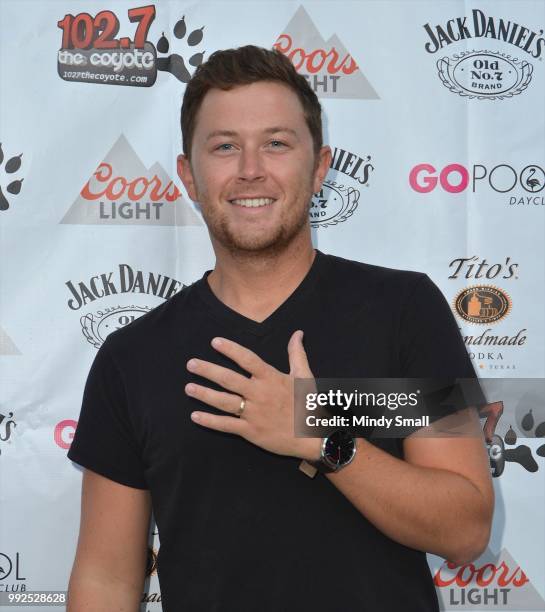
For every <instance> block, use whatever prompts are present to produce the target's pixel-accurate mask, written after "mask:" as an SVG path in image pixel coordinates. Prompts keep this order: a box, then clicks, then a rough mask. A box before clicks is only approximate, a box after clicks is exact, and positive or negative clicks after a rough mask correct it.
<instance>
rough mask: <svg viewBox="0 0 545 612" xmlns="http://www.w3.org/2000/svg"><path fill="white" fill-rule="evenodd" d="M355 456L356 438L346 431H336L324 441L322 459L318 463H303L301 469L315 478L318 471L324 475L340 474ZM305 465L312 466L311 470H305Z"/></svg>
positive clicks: (321, 451)
mask: <svg viewBox="0 0 545 612" xmlns="http://www.w3.org/2000/svg"><path fill="white" fill-rule="evenodd" d="M355 454H356V438H355V437H354V436H353V435H352V434H351V433H350V432H349V431H348V430H346V429H336V430H335V431H333V432H332V433H330V434H329V435H328V436H326V437H325V438H323V439H322V445H321V450H320V458H319V459H318V460H317V461H303V462H302V464H301V465H300V466H299V467H300V469H301V471H303V472H304V473H305V474H307V476H310V477H311V478H313V477H314V476H315V474H316V471H318V472H321V473H322V474H328V473H330V472H338V471H339V470H341V469H342V468H343V467H345V466H347V465H348V464H349V463H350V462H351V461H352V459H354V455H355ZM304 463H306V464H307V465H308V466H309V467H310V466H311V469H310V470H309V469H308V468H307V469H304V468H305V467H306V466H303V464H304ZM309 472H311V473H309Z"/></svg>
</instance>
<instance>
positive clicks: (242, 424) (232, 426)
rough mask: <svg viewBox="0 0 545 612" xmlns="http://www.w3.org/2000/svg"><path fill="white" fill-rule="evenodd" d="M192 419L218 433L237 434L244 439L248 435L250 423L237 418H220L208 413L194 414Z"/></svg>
mask: <svg viewBox="0 0 545 612" xmlns="http://www.w3.org/2000/svg"><path fill="white" fill-rule="evenodd" d="M191 419H192V420H193V421H194V422H195V423H198V424H199V425H203V426H204V427H209V428H210V429H215V430H216V431H224V432H226V433H233V434H237V435H239V436H242V437H243V438H244V437H246V436H247V434H248V431H247V430H248V423H247V422H246V421H244V420H243V419H238V418H236V417H232V416H218V415H217V414H210V413H208V412H192V413H191Z"/></svg>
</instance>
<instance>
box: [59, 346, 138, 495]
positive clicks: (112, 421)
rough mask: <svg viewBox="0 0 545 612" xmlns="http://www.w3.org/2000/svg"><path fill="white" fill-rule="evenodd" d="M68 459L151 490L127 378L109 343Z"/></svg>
mask: <svg viewBox="0 0 545 612" xmlns="http://www.w3.org/2000/svg"><path fill="white" fill-rule="evenodd" d="M67 456H68V458H69V459H71V460H72V461H74V462H75V463H77V464H79V465H81V466H82V467H85V468H87V469H89V470H92V471H93V472H96V473H98V474H100V475H102V476H105V477H106V478H109V479H110V480H114V481H116V482H119V483H121V484H124V485H127V486H129V487H134V488H138V489H147V488H148V485H147V483H146V479H145V476H144V466H143V461H142V457H141V454H140V452H139V449H138V443H137V440H136V437H135V434H134V428H133V426H132V423H131V421H130V418H129V406H128V405H127V396H126V392H125V387H124V382H123V378H122V376H121V372H120V371H119V368H118V367H117V365H116V363H115V361H114V359H113V357H112V355H111V352H110V348H109V342H108V339H106V341H105V342H104V344H103V345H102V346H101V347H100V349H99V350H98V352H97V354H96V356H95V359H94V361H93V363H92V365H91V369H90V371H89V375H88V377H87V382H86V384H85V389H84V392H83V401H82V405H81V411H80V416H79V420H78V425H77V427H76V431H75V434H74V439H73V440H72V444H71V446H70V449H69V451H68V453H67Z"/></svg>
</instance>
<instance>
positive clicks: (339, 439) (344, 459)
mask: <svg viewBox="0 0 545 612" xmlns="http://www.w3.org/2000/svg"><path fill="white" fill-rule="evenodd" d="M354 448H355V441H354V438H353V437H352V436H351V435H350V434H349V433H348V431H345V430H342V429H339V430H337V431H334V432H333V433H332V434H331V435H330V436H329V437H328V438H327V441H326V443H325V448H324V455H325V456H326V457H327V459H328V460H329V461H331V463H333V464H335V465H344V464H345V463H348V461H350V459H352V456H353V455H354Z"/></svg>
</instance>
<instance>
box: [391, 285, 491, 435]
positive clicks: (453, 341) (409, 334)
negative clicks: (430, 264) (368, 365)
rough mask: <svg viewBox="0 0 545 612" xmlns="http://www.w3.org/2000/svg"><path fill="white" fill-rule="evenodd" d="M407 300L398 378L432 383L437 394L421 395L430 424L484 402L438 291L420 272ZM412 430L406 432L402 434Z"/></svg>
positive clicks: (459, 337)
mask: <svg viewBox="0 0 545 612" xmlns="http://www.w3.org/2000/svg"><path fill="white" fill-rule="evenodd" d="M407 296H408V297H407V301H406V303H405V305H404V308H403V311H402V314H401V317H400V328H399V362H400V366H401V376H402V377H403V378H421V379H433V381H430V383H431V385H432V386H431V387H430V389H436V391H434V392H431V391H428V392H427V394H426V396H425V397H426V399H427V402H426V404H425V414H426V415H427V416H428V417H429V422H430V423H433V422H435V421H437V420H438V419H441V418H442V417H445V416H447V415H449V414H453V413H455V412H458V411H459V410H462V409H464V408H466V407H469V406H472V407H474V408H475V407H477V406H478V405H480V404H483V403H486V400H485V397H484V394H483V392H482V390H481V387H480V384H479V381H478V379H477V376H476V373H475V369H474V367H473V364H472V362H471V360H470V358H469V355H468V353H467V350H466V347H465V345H464V341H463V339H462V336H461V334H460V330H459V328H458V325H457V323H456V319H455V318H454V314H453V313H452V311H451V309H450V306H449V304H448V302H447V300H446V299H445V297H444V295H443V294H442V293H441V290H440V289H439V288H438V287H437V286H436V285H435V284H434V283H433V281H432V280H431V279H430V278H429V277H428V276H427V275H426V274H419V275H418V277H417V279H416V282H415V283H414V284H413V287H412V288H411V290H410V291H408V294H407ZM436 385H437V386H436ZM415 410H416V409H415ZM411 416H412V415H411ZM414 416H417V417H418V416H421V414H420V413H418V414H417V413H415V415H414ZM457 423H458V422H457ZM416 429H418V427H412V428H411V427H410V428H408V429H407V432H406V435H409V434H410V433H411V432H412V431H414V430H416Z"/></svg>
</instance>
